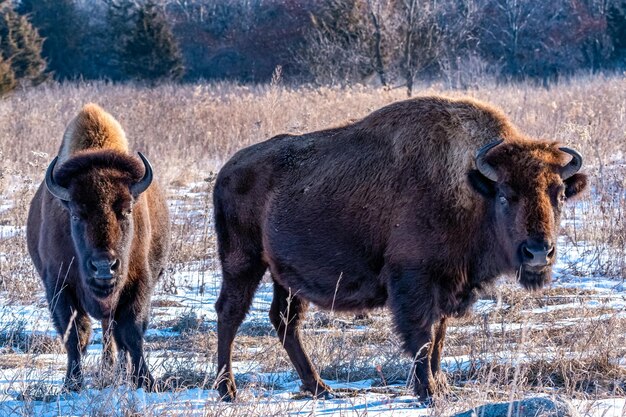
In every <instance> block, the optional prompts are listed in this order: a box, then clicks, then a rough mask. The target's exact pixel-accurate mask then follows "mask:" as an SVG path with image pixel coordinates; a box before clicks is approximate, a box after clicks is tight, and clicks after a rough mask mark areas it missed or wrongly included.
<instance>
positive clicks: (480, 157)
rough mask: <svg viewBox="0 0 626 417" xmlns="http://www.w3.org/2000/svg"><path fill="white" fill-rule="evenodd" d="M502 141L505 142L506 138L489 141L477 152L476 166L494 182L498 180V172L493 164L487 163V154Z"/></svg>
mask: <svg viewBox="0 0 626 417" xmlns="http://www.w3.org/2000/svg"><path fill="white" fill-rule="evenodd" d="M502 142H504V139H499V140H496V141H493V142H489V143H488V144H486V145H485V146H483V147H482V148H480V149H479V150H478V151H477V152H476V168H477V169H478V172H480V173H481V174H483V175H484V176H485V177H487V178H489V179H490V180H491V181H494V182H495V181H498V173H497V172H496V170H495V168H494V167H492V166H491V165H489V163H487V161H485V155H487V152H489V151H490V150H491V149H493V148H495V147H496V146H498V145H499V144H501V143H502Z"/></svg>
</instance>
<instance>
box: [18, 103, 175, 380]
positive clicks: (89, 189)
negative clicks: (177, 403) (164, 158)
mask: <svg viewBox="0 0 626 417" xmlns="http://www.w3.org/2000/svg"><path fill="white" fill-rule="evenodd" d="M139 156H140V158H141V159H138V158H136V157H133V156H132V155H131V153H130V152H129V150H128V144H127V141H126V138H125V135H124V131H123V130H122V128H121V126H120V125H119V123H118V122H117V121H116V120H115V119H114V118H113V117H112V116H111V115H110V114H108V113H106V112H105V111H104V110H102V109H101V108H100V107H98V106H97V105H95V104H88V105H86V106H85V107H84V108H83V110H82V111H81V112H80V113H79V114H78V116H76V118H75V119H74V120H73V121H72V122H71V123H70V125H69V126H68V128H67V130H66V132H65V135H64V137H63V143H62V145H61V149H60V151H59V156H58V157H57V158H55V159H54V160H53V161H52V163H51V164H50V166H49V167H48V170H47V172H46V178H45V181H44V182H43V183H42V185H41V186H40V187H39V189H38V190H37V193H36V194H35V197H34V198H33V201H32V202H31V206H30V212H29V214H28V225H27V236H28V251H29V253H30V256H31V258H32V259H33V263H34V264H35V267H36V269H37V271H38V272H39V275H41V279H42V280H43V284H44V287H45V290H46V296H47V299H48V307H49V308H50V312H51V315H52V320H53V321H54V325H55V327H56V329H57V331H58V332H59V334H60V335H61V336H62V337H63V341H64V343H65V349H66V350H67V359H68V360H67V374H66V379H65V384H64V385H65V387H66V389H69V390H78V389H80V387H81V386H82V383H83V377H82V373H81V364H80V360H81V354H82V353H84V351H85V348H86V346H87V343H88V341H89V337H90V333H91V325H90V319H89V317H88V315H90V316H92V317H93V318H95V319H98V320H101V321H102V330H103V334H104V346H105V354H104V358H105V362H108V363H109V364H110V365H112V364H113V363H114V362H115V359H114V357H115V356H114V352H115V350H116V347H117V350H119V357H120V359H121V360H122V366H123V367H124V368H125V367H126V362H127V361H128V357H129V356H130V362H131V365H132V377H133V382H134V383H135V384H136V385H137V386H138V387H145V388H147V389H152V388H154V379H153V378H152V376H151V375H150V371H149V370H148V367H147V365H146V361H145V358H144V356H143V335H144V332H145V331H146V327H147V324H148V315H149V310H150V297H151V293H152V290H153V288H154V286H155V284H156V281H157V279H158V278H159V276H160V275H161V274H162V272H163V268H164V266H165V262H166V257H167V254H168V248H169V215H168V209H167V205H166V202H165V199H164V196H163V194H162V191H161V189H160V188H159V186H158V185H157V184H156V183H155V182H153V181H152V176H153V175H152V168H151V167H150V164H149V163H148V161H147V160H146V158H145V157H144V156H143V155H141V154H139ZM111 335H112V336H113V337H111Z"/></svg>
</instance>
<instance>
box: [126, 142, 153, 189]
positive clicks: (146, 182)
mask: <svg viewBox="0 0 626 417" xmlns="http://www.w3.org/2000/svg"><path fill="white" fill-rule="evenodd" d="M137 153H138V154H139V157H140V158H141V160H142V161H143V166H144V167H145V173H144V174H143V178H142V179H140V180H139V182H136V183H135V184H133V185H131V186H130V193H131V194H132V195H133V197H135V198H136V197H138V196H139V194H141V193H143V192H144V191H146V189H147V188H148V187H149V186H150V184H151V183H152V166H151V165H150V162H149V161H148V159H147V158H146V157H145V156H143V154H142V153H141V152H137Z"/></svg>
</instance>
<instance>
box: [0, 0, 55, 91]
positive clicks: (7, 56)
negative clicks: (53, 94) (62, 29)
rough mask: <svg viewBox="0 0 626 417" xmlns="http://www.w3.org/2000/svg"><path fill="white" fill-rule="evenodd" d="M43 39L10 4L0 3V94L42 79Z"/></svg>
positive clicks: (37, 82) (43, 78) (39, 81)
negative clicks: (19, 84)
mask: <svg viewBox="0 0 626 417" xmlns="http://www.w3.org/2000/svg"><path fill="white" fill-rule="evenodd" d="M42 42H43V39H42V38H41V37H40V36H39V34H38V33H37V30H36V29H34V28H33V27H32V25H31V24H30V23H29V21H28V19H27V18H26V17H25V16H20V15H19V14H17V12H16V11H15V10H14V9H13V5H12V4H11V2H10V1H8V0H4V1H0V94H3V93H6V92H8V91H10V90H12V89H13V88H15V86H16V85H17V84H18V82H21V83H30V84H39V83H41V82H42V81H44V80H45V79H46V75H45V74H44V71H45V69H46V62H45V61H44V59H43V58H42V57H41V47H42V46H41V45H42Z"/></svg>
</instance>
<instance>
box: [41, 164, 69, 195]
mask: <svg viewBox="0 0 626 417" xmlns="http://www.w3.org/2000/svg"><path fill="white" fill-rule="evenodd" d="M58 159H59V157H58V156H55V157H54V159H53V160H52V162H50V165H49V166H48V169H47V170H46V187H47V188H48V191H50V194H52V195H53V196H55V197H56V198H58V199H59V200H62V201H70V200H71V197H70V191H69V190H68V189H67V188H65V187H62V186H60V185H59V184H57V183H56V181H54V175H53V172H54V166H55V165H56V163H57V160H58Z"/></svg>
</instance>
